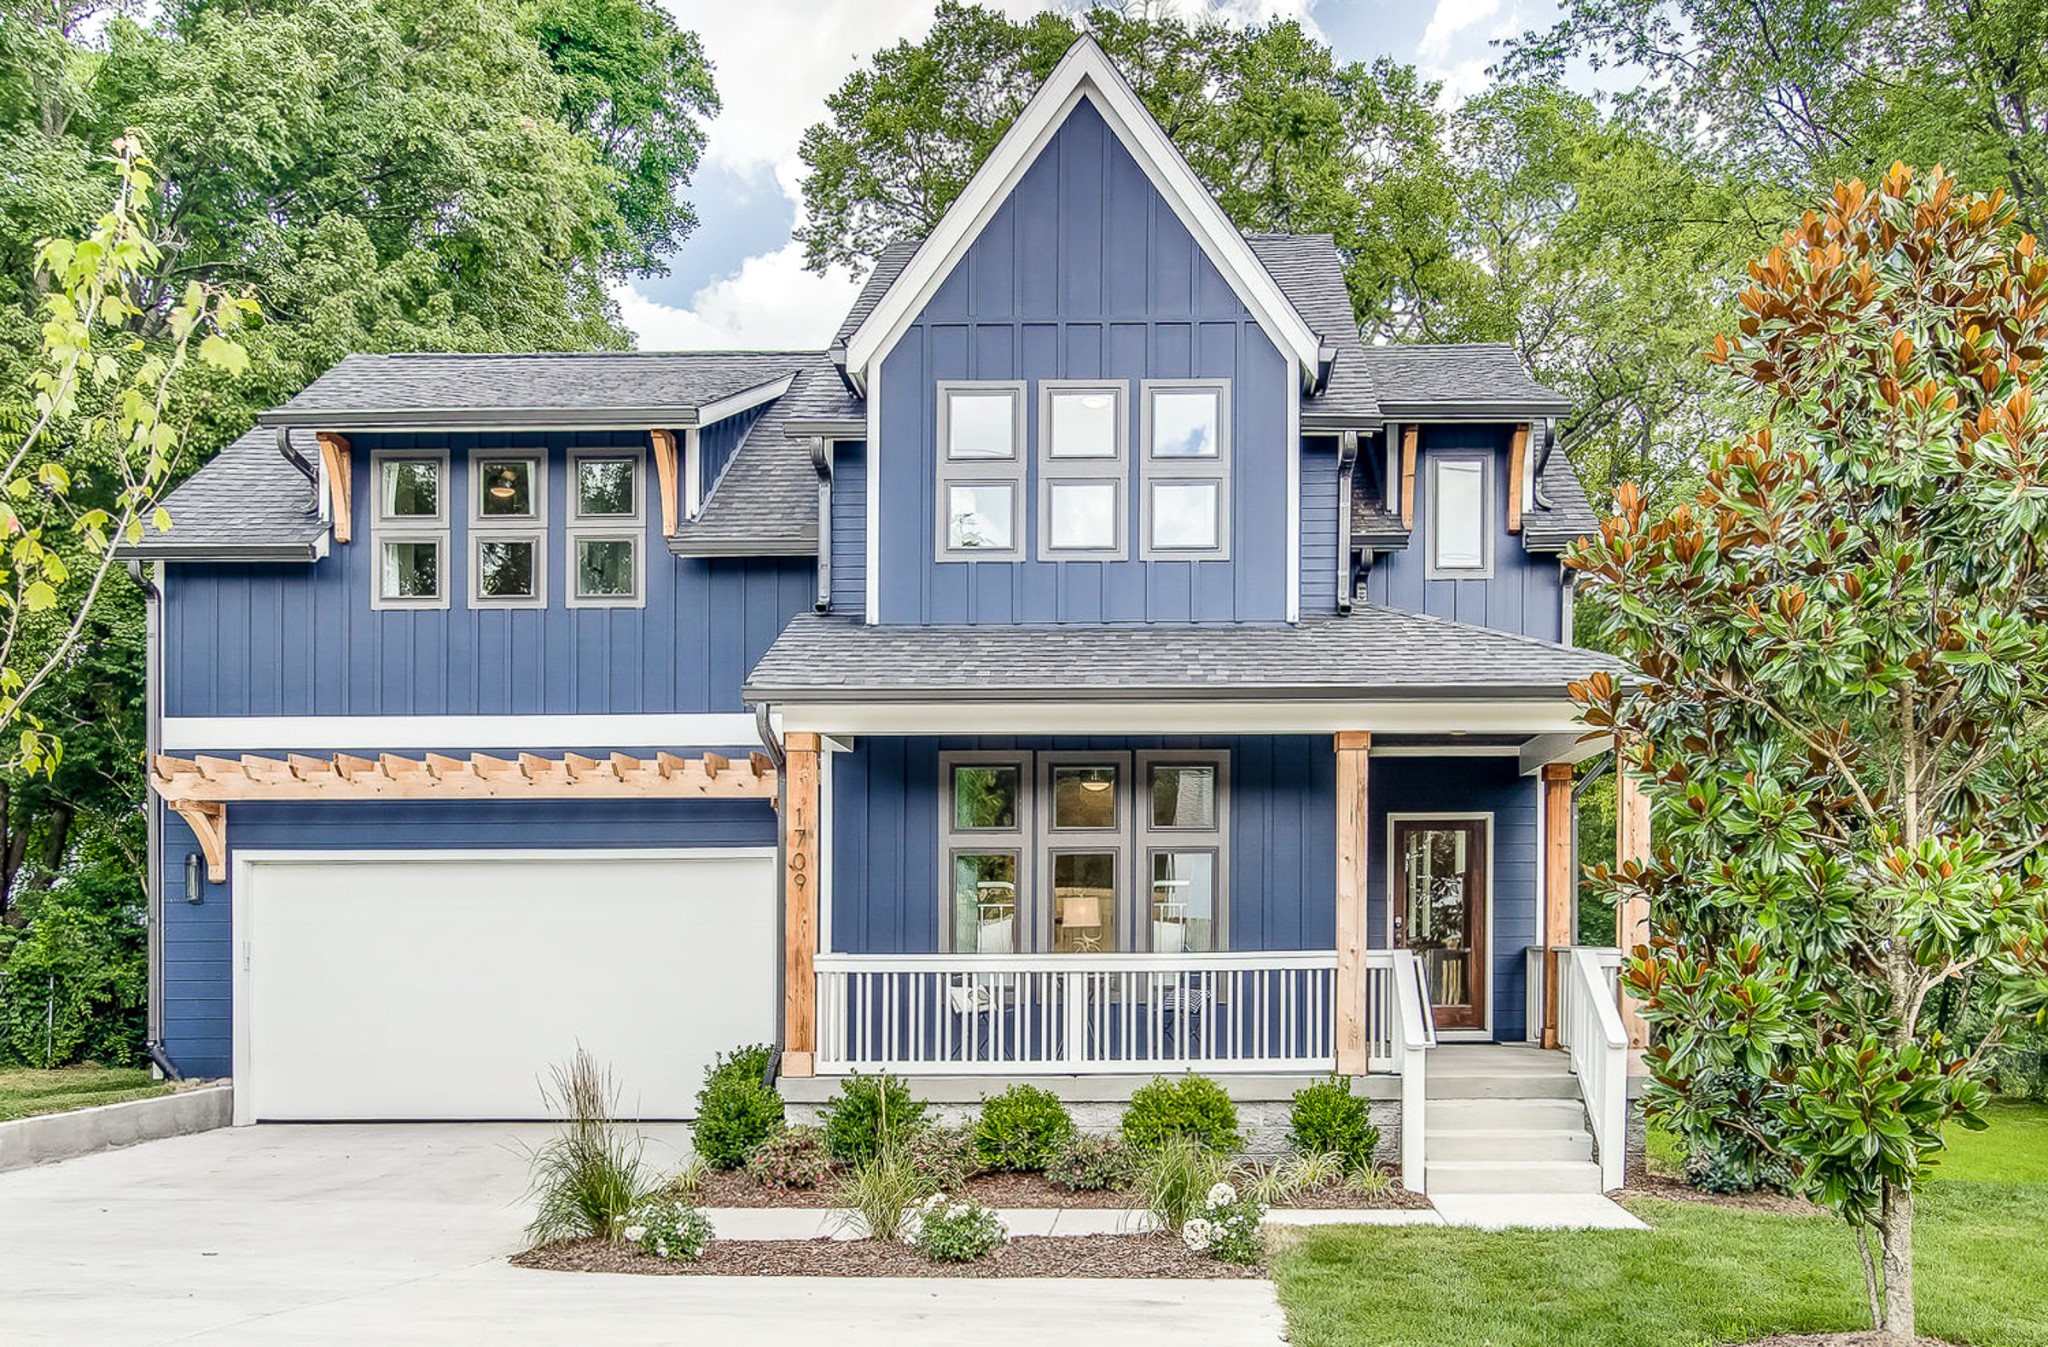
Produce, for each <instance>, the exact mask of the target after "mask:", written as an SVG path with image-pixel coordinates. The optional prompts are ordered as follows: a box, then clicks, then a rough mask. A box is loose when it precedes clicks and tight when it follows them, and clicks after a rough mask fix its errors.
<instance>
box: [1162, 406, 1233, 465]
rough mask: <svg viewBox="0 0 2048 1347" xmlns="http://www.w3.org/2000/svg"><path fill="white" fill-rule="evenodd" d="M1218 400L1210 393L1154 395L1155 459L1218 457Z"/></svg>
mask: <svg viewBox="0 0 2048 1347" xmlns="http://www.w3.org/2000/svg"><path fill="white" fill-rule="evenodd" d="M1216 401H1217V399H1216V395H1215V394H1214V393H1210V392H1196V393H1167V392H1155V393H1153V394H1152V457H1154V458H1214V457H1216V454H1217V450H1218V448H1219V447H1220V445H1221V443H1222V441H1221V440H1220V439H1219V438H1218V436H1217V433H1216Z"/></svg>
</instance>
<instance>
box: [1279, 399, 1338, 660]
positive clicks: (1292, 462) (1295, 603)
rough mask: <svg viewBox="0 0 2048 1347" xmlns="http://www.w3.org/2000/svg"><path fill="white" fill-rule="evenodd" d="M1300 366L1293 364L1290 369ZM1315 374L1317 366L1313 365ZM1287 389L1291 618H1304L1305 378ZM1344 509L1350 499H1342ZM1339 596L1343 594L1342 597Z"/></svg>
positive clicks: (1288, 600)
mask: <svg viewBox="0 0 2048 1347" xmlns="http://www.w3.org/2000/svg"><path fill="white" fill-rule="evenodd" d="M1296 368H1297V367H1296V366H1294V365H1292V364H1290V365H1289V366H1288V371H1289V372H1290V373H1292V372H1294V371H1295V369H1296ZM1309 370H1310V373H1311V376H1313V373H1314V366H1310V367H1309ZM1289 382H1290V383H1291V384H1292V387H1290V388H1289V389H1288V390H1287V620H1288V621H1289V622H1299V621H1301V381H1300V380H1299V379H1291V380H1290V381H1289ZM1339 507H1340V508H1341V509H1344V510H1349V509H1350V508H1351V502H1350V501H1348V500H1347V501H1341V502H1339ZM1338 597H1339V599H1340V600H1341V598H1342V597H1343V596H1342V595H1339V596H1338Z"/></svg>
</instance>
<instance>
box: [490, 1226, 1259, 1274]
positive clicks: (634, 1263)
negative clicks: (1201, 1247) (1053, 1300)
mask: <svg viewBox="0 0 2048 1347" xmlns="http://www.w3.org/2000/svg"><path fill="white" fill-rule="evenodd" d="M512 1264H513V1266H514V1267H524V1268H543V1269H546V1270H549V1271H553V1272H632V1273H646V1274H650V1275H654V1276H681V1277H1203V1278H1209V1277H1222V1278H1247V1277H1262V1276H1264V1275H1265V1272H1264V1270H1263V1269H1262V1268H1257V1267H1241V1266H1239V1265H1237V1264H1235V1263H1219V1262H1217V1261H1216V1260H1215V1259H1213V1258H1211V1257H1209V1256H1208V1255H1207V1254H1197V1253H1190V1252H1188V1250H1187V1248H1186V1246H1184V1245H1183V1244H1182V1243H1181V1242H1180V1241H1179V1240H1177V1239H1175V1238H1173V1237H1172V1236H1170V1235H1020V1236H1018V1237H1017V1238H1016V1239H1013V1240H1011V1241H1010V1242H1009V1243H1008V1244H1007V1245H1005V1246H1004V1247H1002V1248H1001V1249H999V1250H997V1251H996V1252H995V1253H992V1254H990V1255H989V1256H988V1257H986V1258H982V1259H977V1260H976V1261H974V1262H972V1263H933V1262H930V1261H928V1260H926V1259H925V1258H924V1257H923V1256H922V1255H920V1254H919V1253H918V1252H917V1251H916V1250H915V1249H912V1248H910V1247H909V1246H908V1245H904V1244H895V1243H889V1242H885V1241H882V1240H872V1239H801V1240H800V1239H773V1240H713V1241H712V1242H711V1247H710V1248H708V1249H706V1250H705V1251H704V1256H703V1257H702V1258H700V1259H698V1260H697V1261H696V1262H694V1263H671V1262H668V1261H666V1260H663V1259H660V1258H655V1257H653V1256H652V1255H649V1254H643V1253H641V1252H639V1251H638V1250H636V1249H634V1248H632V1247H631V1246H630V1245H619V1244H608V1243H606V1242H605V1241H603V1240H600V1239H578V1240H566V1241H564V1242H562V1243H560V1244H547V1245H543V1246H541V1247H540V1248H538V1249H531V1250H528V1251H527V1252H526V1253H522V1254H517V1255H515V1256H514V1257H513V1259H512Z"/></svg>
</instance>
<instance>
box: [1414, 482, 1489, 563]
mask: <svg viewBox="0 0 2048 1347" xmlns="http://www.w3.org/2000/svg"><path fill="white" fill-rule="evenodd" d="M1491 466H1492V465H1491V460H1490V458H1489V457H1488V456H1487V455H1484V454H1444V455H1438V456H1433V457H1432V458H1431V459H1430V460H1429V576H1430V578H1431V579H1432V580H1483V579H1485V578H1487V577H1488V576H1490V575H1492V573H1493V549H1492V546H1491V541H1490V539H1489V537H1488V533H1489V530H1488V528H1487V520H1488V518H1489V516H1488V514H1487V504H1486V498H1487V495H1488V489H1487V488H1488V481H1487V479H1488V477H1489V476H1490V469H1491Z"/></svg>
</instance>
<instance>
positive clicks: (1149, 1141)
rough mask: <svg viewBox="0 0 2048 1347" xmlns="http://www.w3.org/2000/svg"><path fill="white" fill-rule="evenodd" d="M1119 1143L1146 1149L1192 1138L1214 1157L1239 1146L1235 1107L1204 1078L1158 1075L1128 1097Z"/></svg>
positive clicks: (1213, 1083) (1242, 1140) (1214, 1085)
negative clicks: (1122, 1135)
mask: <svg viewBox="0 0 2048 1347" xmlns="http://www.w3.org/2000/svg"><path fill="white" fill-rule="evenodd" d="M1123 1132H1124V1140H1126V1141H1128V1142H1130V1143H1131V1144H1132V1145H1133V1146H1137V1147H1139V1148H1140V1149H1150V1148H1151V1147H1154V1146H1157V1145H1159V1144H1160V1143H1161V1142H1164V1141H1165V1140H1166V1139H1167V1138H1168V1137H1174V1136H1185V1137H1193V1138H1194V1139H1195V1140H1196V1141H1199V1142H1201V1143H1202V1145H1204V1146H1206V1147H1208V1148H1209V1149H1210V1150H1212V1151H1215V1152H1217V1153H1219V1154H1225V1155H1227V1154H1229V1153H1231V1152H1233V1151H1235V1150H1237V1149H1238V1148H1239V1147H1241V1146H1242V1145H1244V1138H1242V1137H1240V1136H1239V1135H1238V1134H1237V1105H1235V1104H1233V1103H1231V1102H1230V1096H1229V1095H1228V1094H1226V1093H1224V1090H1223V1087H1222V1086H1221V1085H1218V1084H1217V1083H1216V1082H1215V1081H1213V1080H1211V1079H1209V1078H1208V1077H1207V1076H1198V1075H1194V1074H1192V1073H1190V1074H1189V1075H1185V1076H1181V1077H1179V1078H1178V1079H1173V1078H1169V1077H1166V1076H1160V1077H1157V1078H1156V1079H1154V1080H1153V1081H1152V1082H1151V1084H1149V1085H1141V1086H1139V1087H1138V1089H1137V1090H1135V1091H1133V1092H1132V1094H1131V1106H1130V1107H1129V1108H1127V1109H1125V1110H1124V1124H1123Z"/></svg>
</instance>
